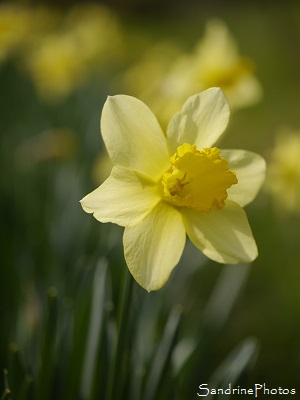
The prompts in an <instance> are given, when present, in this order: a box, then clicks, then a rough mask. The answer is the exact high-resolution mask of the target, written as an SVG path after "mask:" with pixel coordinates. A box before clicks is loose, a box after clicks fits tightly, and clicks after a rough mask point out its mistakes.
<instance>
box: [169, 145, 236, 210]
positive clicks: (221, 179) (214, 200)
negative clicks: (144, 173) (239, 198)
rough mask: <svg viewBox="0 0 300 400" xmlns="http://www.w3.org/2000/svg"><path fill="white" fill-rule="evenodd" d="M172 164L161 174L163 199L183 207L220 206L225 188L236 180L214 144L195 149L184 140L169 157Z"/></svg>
mask: <svg viewBox="0 0 300 400" xmlns="http://www.w3.org/2000/svg"><path fill="white" fill-rule="evenodd" d="M170 163H171V167H170V168H169V169H168V171H166V172H165V173H164V174H163V176H162V181H161V182H162V185H163V197H164V200H165V201H167V202H169V203H171V204H173V205H174V206H185V207H189V208H194V209H196V210H199V211H202V212H209V211H210V210H211V209H212V207H217V208H222V207H224V205H225V199H226V198H227V191H226V190H227V189H228V188H230V186H232V185H234V184H236V183H237V182H238V180H237V178H236V175H235V173H234V172H232V171H231V170H230V169H229V168H228V161H227V160H225V159H224V158H222V157H220V150H219V149H217V148H216V147H213V148H204V149H202V150H198V149H197V147H196V145H190V144H188V143H184V144H183V145H182V146H179V147H178V149H177V151H176V153H175V154H174V155H173V156H172V157H171V158H170Z"/></svg>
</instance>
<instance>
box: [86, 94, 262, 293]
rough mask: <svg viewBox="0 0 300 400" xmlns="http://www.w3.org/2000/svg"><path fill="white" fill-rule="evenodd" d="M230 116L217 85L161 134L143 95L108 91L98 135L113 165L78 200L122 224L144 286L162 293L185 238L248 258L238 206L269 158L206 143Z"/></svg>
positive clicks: (225, 255) (227, 259)
mask: <svg viewBox="0 0 300 400" xmlns="http://www.w3.org/2000/svg"><path fill="white" fill-rule="evenodd" d="M229 115H230V109H229V104H228V101H227V99H226V97H225V95H224V93H223V92H222V90H221V89H219V88H211V89H208V90H206V91H204V92H202V93H200V94H196V95H194V96H192V97H190V98H188V100H187V101H186V103H185V104H184V105H183V108H182V110H181V111H180V112H178V113H177V114H175V115H174V116H173V117H172V118H171V120H170V122H169V125H168V128H167V132H166V136H165V134H164V132H163V131H162V129H161V127H160V125H159V123H158V121H157V119H156V117H155V116H154V114H153V113H152V112H151V111H150V109H149V108H148V107H147V106H146V105H145V104H144V103H143V102H141V101H140V100H138V99H136V98H134V97H130V96H125V95H118V96H113V97H109V98H108V99H107V101H106V103H105V105H104V108H103V112H102V117H101V132H102V136H103V139H104V142H105V145H106V148H107V151H108V154H109V156H110V158H111V160H112V162H113V164H114V165H115V166H114V167H113V169H112V172H111V175H110V177H109V178H108V179H107V180H106V181H105V182H104V183H103V184H102V185H101V186H100V187H99V188H97V189H96V190H94V191H93V192H92V193H90V194H88V195H87V196H86V197H84V198H83V199H82V200H81V204H82V207H83V209H84V210H85V211H86V212H88V213H93V214H94V217H95V218H96V219H97V220H99V221H100V222H113V223H116V224H118V225H120V226H124V227H125V231H124V236H123V243H124V253H125V259H126V263H127V265H128V268H129V270H130V272H131V273H132V275H133V277H134V278H135V279H136V281H137V282H138V283H139V284H140V285H141V286H142V287H143V288H145V289H146V290H148V291H151V290H158V289H160V288H161V287H162V286H163V285H164V284H165V283H166V281H167V280H168V278H169V276H170V274H171V272H172V270H173V269H174V267H175V266H176V264H177V263H178V261H179V259H180V257H181V255H182V252H183V249H184V246H185V240H186V234H187V235H188V237H189V238H190V240H191V241H192V242H193V243H194V245H195V246H196V247H197V248H199V249H200V250H201V251H202V252H203V253H204V254H205V255H206V256H207V257H209V258H210V259H212V260H215V261H217V262H220V263H231V264H236V263H239V262H250V261H253V260H254V259H255V258H256V257H257V247H256V243H255V240H254V238H253V236H252V232H251V228H250V226H249V223H248V220H247V216H246V214H245V212H244V210H243V207H244V206H245V205H247V204H248V203H250V202H251V201H252V200H253V199H254V197H255V196H256V194H257V192H258V190H259V188H260V186H261V184H262V182H263V180H264V175H265V161H264V160H263V159H262V158H261V157H260V156H259V155H257V154H254V153H251V152H248V151H244V150H222V151H220V150H219V149H217V148H216V147H212V146H213V145H214V143H215V142H216V141H217V140H218V139H219V138H220V137H221V135H222V134H223V132H224V131H225V129H226V127H227V124H228V120H229Z"/></svg>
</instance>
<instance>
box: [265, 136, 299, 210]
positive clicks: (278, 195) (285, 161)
mask: <svg viewBox="0 0 300 400" xmlns="http://www.w3.org/2000/svg"><path fill="white" fill-rule="evenodd" d="M299 160H300V131H299V130H298V131H297V130H294V131H293V130H286V131H282V132H280V133H279V134H278V135H277V137H276V141H275V146H274V148H273V150H272V152H271V156H270V162H269V168H268V175H267V179H266V185H265V186H266V189H267V190H268V191H269V193H271V195H272V198H273V199H274V202H275V206H276V207H277V209H278V211H280V212H282V211H287V212H291V213H298V214H299V213H300V162H299Z"/></svg>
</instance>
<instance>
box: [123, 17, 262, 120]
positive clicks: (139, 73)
mask: <svg viewBox="0 0 300 400" xmlns="http://www.w3.org/2000/svg"><path fill="white" fill-rule="evenodd" d="M157 47H158V46H157ZM165 47H166V46H165ZM165 53H166V55H168V54H171V53H170V51H169V52H168V51H167V48H166V49H165ZM152 55H153V57H152V59H151V56H152ZM166 55H162V57H161V59H162V61H161V64H162V68H160V69H159V67H158V65H159V64H160V55H159V54H157V57H156V58H155V52H154V51H153V49H150V51H149V53H148V54H146V55H145V56H144V58H143V59H142V60H141V61H140V62H139V63H138V64H137V66H135V67H132V68H131V69H130V70H129V71H128V72H127V73H126V74H125V77H124V85H125V88H126V89H127V90H128V91H129V92H131V93H133V94H136V95H137V96H138V97H140V98H141V99H143V100H144V101H146V102H147V104H149V105H150V106H151V108H152V109H153V111H154V112H155V114H156V115H157V117H158V119H159V121H160V122H161V123H162V125H163V126H166V125H167V123H168V121H169V119H170V118H171V116H172V115H173V114H174V113H175V112H177V111H179V110H180V107H181V105H182V104H183V102H184V101H185V99H186V98H187V97H189V96H191V95H193V94H195V93H198V92H201V91H203V90H205V89H207V88H210V87H213V86H217V87H221V89H222V90H224V92H225V94H226V96H227V97H228V100H229V102H230V106H231V108H234V109H237V108H242V107H246V106H250V105H252V104H255V103H256V102H257V101H259V100H260V98H261V96H262V88H261V85H260V83H259V81H258V79H257V78H256V76H255V75H254V69H255V68H254V63H253V62H252V61H251V60H250V59H249V58H244V57H241V56H240V54H239V50H238V46H237V43H236V41H235V39H234V38H233V37H232V35H231V34H230V32H229V30H228V28H227V26H226V24H225V23H224V22H223V21H221V20H217V19H214V20H210V21H208V23H207V25H206V29H205V33H204V37H203V38H202V39H201V40H200V41H199V42H198V44H197V45H196V48H195V50H194V51H193V52H192V53H181V54H177V55H176V56H175V55H174V56H173V60H172V61H170V57H169V58H167V57H166ZM166 60H167V61H168V63H166ZM153 65H154V68H153ZM166 66H167V68H166ZM151 69H152V70H155V71H158V72H160V75H159V74H156V75H155V76H154V79H153V76H152V75H153V73H152V72H150V74H149V72H148V71H150V70H151ZM145 77H147V78H146V79H145ZM148 77H149V79H148Z"/></svg>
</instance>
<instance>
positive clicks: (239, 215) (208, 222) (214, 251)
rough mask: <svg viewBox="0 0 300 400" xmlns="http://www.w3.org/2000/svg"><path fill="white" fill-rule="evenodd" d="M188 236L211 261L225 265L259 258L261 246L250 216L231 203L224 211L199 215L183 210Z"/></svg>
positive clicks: (216, 210) (228, 203) (228, 201)
mask: <svg viewBox="0 0 300 400" xmlns="http://www.w3.org/2000/svg"><path fill="white" fill-rule="evenodd" d="M182 215H183V220H184V224H185V227H186V231H187V234H188V236H189V238H190V239H191V241H192V242H193V243H194V245H195V246H196V247H198V248H199V249H200V250H201V251H202V252H203V253H204V254H205V255H206V256H207V257H208V258H210V259H212V260H214V261H217V262H219V263H224V264H237V263H239V262H250V261H253V260H254V259H255V258H256V257H257V247H256V243H255V240H254V238H253V236H252V232H251V228H250V226H249V223H248V220H247V216H246V213H245V212H244V210H243V209H242V208H241V207H240V206H239V205H238V204H236V203H234V202H233V201H230V200H227V202H226V205H225V207H224V208H222V209H221V210H219V209H214V210H212V211H211V212H210V213H199V212H195V211H194V210H191V209H188V208H185V209H184V210H183V211H182Z"/></svg>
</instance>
